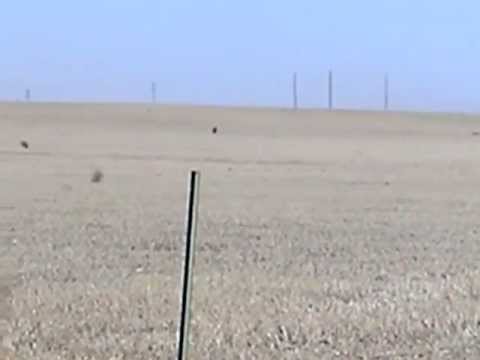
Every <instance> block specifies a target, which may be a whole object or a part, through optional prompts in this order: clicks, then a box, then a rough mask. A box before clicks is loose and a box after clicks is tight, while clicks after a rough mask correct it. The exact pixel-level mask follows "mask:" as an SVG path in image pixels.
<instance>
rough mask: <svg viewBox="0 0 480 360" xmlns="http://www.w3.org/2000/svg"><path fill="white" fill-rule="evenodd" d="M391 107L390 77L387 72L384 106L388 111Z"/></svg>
mask: <svg viewBox="0 0 480 360" xmlns="http://www.w3.org/2000/svg"><path fill="white" fill-rule="evenodd" d="M389 107H390V79H389V77H388V73H387V74H385V79H384V104H383V108H384V110H385V111H388V110H389Z"/></svg>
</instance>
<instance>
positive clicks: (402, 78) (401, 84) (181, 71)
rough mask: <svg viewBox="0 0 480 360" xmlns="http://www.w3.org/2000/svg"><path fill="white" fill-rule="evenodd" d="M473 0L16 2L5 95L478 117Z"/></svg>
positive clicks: (2, 74) (1, 67) (3, 44)
mask: <svg viewBox="0 0 480 360" xmlns="http://www.w3.org/2000/svg"><path fill="white" fill-rule="evenodd" d="M479 13H480V3H479V2H478V1H474V0H457V1H451V0H449V1H447V0H388V1H387V0H376V1H375V0H363V1H358V0H335V1H321V0H295V1H293V0H291V1H282V0H242V1H227V0H223V1H221V0H216V1H214V0H202V1H199V0H130V1H125V0H82V1H75V2H73V1H65V0H42V1H34V0H30V1H28V0H23V1H22V0H17V1H8V2H6V1H5V2H2V4H1V5H0V30H1V31H0V98H1V99H5V100H15V99H18V98H23V94H24V91H25V88H27V87H28V88H31V89H32V97H33V99H34V100H39V101H56V100H57V101H135V102H136V101H148V100H149V98H150V83H151V81H152V80H155V81H156V82H157V86H158V98H159V100H160V101H162V102H167V103H178V102H182V103H203V104H221V105H257V106H289V105H290V103H291V92H290V82H291V78H292V73H293V72H294V71H297V72H298V76H299V94H300V105H301V106H305V107H324V106H326V104H327V76H328V70H329V69H332V70H333V71H334V76H335V105H336V106H337V107H340V108H367V109H380V108H381V107H382V104H383V94H382V92H383V88H382V86H383V77H384V73H385V72H388V73H389V74H390V79H391V80H390V81H391V107H392V108H393V109H399V110H400V109H405V110H427V111H429V110H431V111H467V112H480V57H479V55H480V43H479V42H480V40H479V39H480V22H478V19H477V18H478V14H479Z"/></svg>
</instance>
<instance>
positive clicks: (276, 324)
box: [0, 104, 480, 360]
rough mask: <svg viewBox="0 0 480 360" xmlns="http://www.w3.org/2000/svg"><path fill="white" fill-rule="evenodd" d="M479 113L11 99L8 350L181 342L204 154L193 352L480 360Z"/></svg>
mask: <svg viewBox="0 0 480 360" xmlns="http://www.w3.org/2000/svg"><path fill="white" fill-rule="evenodd" d="M215 125H216V126H218V133H217V134H216V135H214V134H212V133H211V129H212V127H213V126H215ZM477 131H480V118H475V117H467V116H462V115H453V114H452V115H434V114H430V115H427V114H413V113H412V114H397V113H390V114H383V113H373V112H372V113H368V112H363V113H360V112H335V113H327V112H322V111H301V112H297V113H294V112H291V111H287V110H266V109H214V108H200V107H160V106H158V107H152V106H147V105H91V104H90V105H82V104H77V105H54V104H44V105H38V104H23V105H22V104H0V194H1V195H0V264H1V265H0V339H1V342H0V347H1V348H2V350H0V358H2V357H3V358H7V357H8V356H10V358H12V359H49V360H50V359H102V360H103V359H173V358H174V352H175V336H176V335H175V334H176V321H177V318H178V287H179V284H178V282H179V279H180V273H179V271H180V266H181V258H182V250H183V245H182V244H183V242H182V233H183V219H184V207H185V192H186V181H187V174H188V170H189V169H191V168H198V169H199V170H201V171H202V180H201V182H202V189H201V195H200V197H201V206H200V223H199V231H198V243H197V257H196V277H195V285H194V299H193V319H192V320H193V328H192V347H191V351H190V353H191V356H192V359H415V358H423V359H478V358H479V357H480V341H479V338H478V336H479V335H480V269H479V261H478V260H479V258H480V235H479V234H480V222H479V219H478V214H479V213H480V195H479V192H478V186H479V184H480V137H479V136H475V135H474V133H475V132H477ZM22 140H24V141H27V142H28V144H29V147H28V149H25V148H24V147H22V146H21V145H20V142H21V141H22ZM96 169H100V170H101V171H102V172H103V174H104V177H103V179H102V181H101V182H98V183H92V182H91V181H90V180H91V176H92V174H93V172H94V171H95V170H96ZM2 351H3V352H2Z"/></svg>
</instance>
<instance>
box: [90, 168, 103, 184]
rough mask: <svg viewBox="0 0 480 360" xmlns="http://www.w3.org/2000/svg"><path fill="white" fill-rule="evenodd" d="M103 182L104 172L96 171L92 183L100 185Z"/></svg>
mask: <svg viewBox="0 0 480 360" xmlns="http://www.w3.org/2000/svg"><path fill="white" fill-rule="evenodd" d="M102 180H103V172H102V171H101V170H98V169H97V170H95V171H94V172H93V174H92V178H91V180H90V181H91V182H92V183H100V182H102Z"/></svg>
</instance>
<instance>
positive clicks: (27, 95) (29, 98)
mask: <svg viewBox="0 0 480 360" xmlns="http://www.w3.org/2000/svg"><path fill="white" fill-rule="evenodd" d="M31 95H32V94H31V92H30V89H27V90H25V101H26V102H30V100H31Z"/></svg>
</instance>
